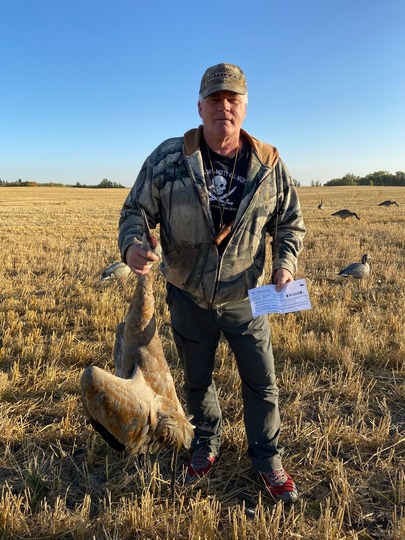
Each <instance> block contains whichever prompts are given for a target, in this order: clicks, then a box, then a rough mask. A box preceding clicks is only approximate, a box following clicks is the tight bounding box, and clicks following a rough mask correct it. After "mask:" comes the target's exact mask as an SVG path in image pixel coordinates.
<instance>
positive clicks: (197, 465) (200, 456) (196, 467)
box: [186, 446, 217, 482]
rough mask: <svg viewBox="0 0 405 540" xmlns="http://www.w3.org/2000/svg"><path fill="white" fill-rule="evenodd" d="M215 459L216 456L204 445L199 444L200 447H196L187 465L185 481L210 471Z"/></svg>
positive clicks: (190, 480) (201, 476) (200, 476)
mask: <svg viewBox="0 0 405 540" xmlns="http://www.w3.org/2000/svg"><path fill="white" fill-rule="evenodd" d="M216 459H217V456H216V455H215V454H213V453H212V452H210V451H209V450H208V448H207V447H206V446H201V447H200V448H198V447H197V448H196V449H195V450H194V453H193V455H192V457H191V461H190V463H189V464H188V466H187V474H186V481H187V482H192V481H193V480H196V479H197V478H203V476H206V475H207V474H208V473H209V472H210V470H211V468H212V466H213V464H214V461H215V460H216Z"/></svg>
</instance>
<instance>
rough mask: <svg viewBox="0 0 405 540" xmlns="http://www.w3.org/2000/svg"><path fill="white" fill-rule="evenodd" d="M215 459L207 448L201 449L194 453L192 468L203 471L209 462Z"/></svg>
mask: <svg viewBox="0 0 405 540" xmlns="http://www.w3.org/2000/svg"><path fill="white" fill-rule="evenodd" d="M213 458H215V456H214V454H212V453H211V452H209V451H208V450H207V448H199V449H197V450H195V451H194V454H193V457H192V459H191V466H192V467H193V469H203V468H204V467H206V466H207V465H208V464H209V462H211V461H213Z"/></svg>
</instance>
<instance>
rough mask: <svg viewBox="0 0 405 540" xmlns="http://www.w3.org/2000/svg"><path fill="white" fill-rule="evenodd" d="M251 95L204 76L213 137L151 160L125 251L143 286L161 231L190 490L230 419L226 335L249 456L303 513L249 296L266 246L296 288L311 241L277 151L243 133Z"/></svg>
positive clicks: (269, 361) (138, 187) (217, 74)
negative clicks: (152, 242) (223, 358)
mask: <svg viewBox="0 0 405 540" xmlns="http://www.w3.org/2000/svg"><path fill="white" fill-rule="evenodd" d="M246 107H247V85H246V79H245V75H244V73H243V71H242V70H241V69H240V68H239V67H237V66H235V65H233V64H218V65H215V66H212V67H210V68H208V69H207V70H206V72H205V73H204V75H203V78H202V80H201V87H200V95H199V101H198V112H199V114H200V117H201V118H202V121H203V125H202V126H200V127H199V128H198V129H192V130H190V131H188V132H187V133H186V134H185V135H184V136H183V137H177V138H173V139H169V140H166V141H164V142H163V143H161V144H160V145H159V146H158V147H157V148H156V149H155V150H154V151H153V152H152V154H151V155H150V156H149V157H148V158H147V159H146V161H145V163H144V164H143V166H142V169H141V171H140V173H139V175H138V178H137V179H136V182H135V184H134V186H133V188H132V190H131V192H130V193H129V195H128V197H127V199H126V201H125V204H124V206H123V208H122V211H121V217H120V222H119V228H120V231H119V247H120V250H121V254H122V257H123V260H124V261H125V262H126V263H127V264H128V265H129V266H130V267H131V269H132V271H133V272H134V273H135V274H138V275H144V274H145V273H147V272H149V270H150V268H151V266H152V264H153V262H154V261H156V260H157V257H156V256H155V255H153V254H152V253H150V252H149V251H145V250H143V249H142V248H141V247H140V241H141V238H142V232H143V231H142V220H141V214H140V209H141V208H143V209H144V210H145V211H146V213H147V215H148V218H149V220H150V222H151V226H152V227H155V226H156V225H157V224H158V223H159V224H160V240H161V244H162V249H163V262H162V265H161V268H162V271H163V274H164V275H165V277H166V280H167V302H168V306H169V309H170V315H171V323H172V328H173V335H174V339H175V342H176V346H177V350H178V353H179V356H180V358H181V361H182V364H183V369H184V390H185V397H186V402H187V408H188V412H189V414H191V415H192V416H193V420H192V421H193V424H194V425H195V426H196V428H195V435H194V440H193V446H192V448H193V455H192V458H191V461H190V463H189V465H188V468H187V479H188V480H190V481H192V480H194V479H195V478H201V477H203V476H205V475H206V474H208V473H209V472H210V470H211V468H212V466H213V464H214V462H215V461H216V459H217V457H218V455H219V447H220V442H221V432H222V416H221V410H220V406H219V402H218V399H217V394H216V388H215V382H214V380H213V377H212V373H213V368H214V359H215V351H216V348H217V345H218V341H219V338H220V335H221V333H222V334H223V335H224V336H225V338H226V339H227V341H228V343H229V345H230V347H231V349H232V351H233V353H234V356H235V360H236V363H237V366H238V370H239V373H240V376H241V381H242V396H243V406H244V422H245V428H246V434H247V440H248V446H249V448H248V453H249V456H250V459H251V461H252V463H253V465H254V466H255V467H256V469H257V471H258V473H259V474H260V476H261V478H262V479H263V481H264V484H265V486H266V488H267V490H268V491H269V493H270V494H271V495H272V496H273V497H274V498H275V499H276V500H283V501H285V502H294V501H295V500H297V498H298V491H297V488H296V485H295V483H294V482H293V480H292V479H291V477H290V476H289V474H288V473H287V472H286V471H285V470H284V468H283V466H282V462H281V455H280V452H281V450H280V447H279V446H278V438H279V433H280V416H279V408H278V388H277V386H276V382H275V373H274V358H273V352H272V345H271V334H270V329H269V324H268V318H267V316H259V317H256V318H253V317H252V311H251V307H250V303H249V299H248V290H249V289H251V288H254V287H256V286H258V285H261V284H262V283H263V281H264V264H265V245H266V236H267V235H270V236H271V237H272V263H273V268H272V280H273V283H275V285H276V289H277V290H278V291H280V290H281V288H282V287H283V285H284V284H285V283H287V282H289V281H292V280H293V275H294V273H295V271H296V266H297V256H298V254H299V252H300V251H301V249H302V241H303V238H304V235H305V227H304V224H303V218H302V213H301V209H300V204H299V201H298V196H297V192H296V189H295V187H294V185H293V182H292V180H291V177H290V175H289V173H288V171H287V169H286V167H285V165H284V163H283V162H282V160H281V159H280V157H279V154H278V151H277V149H276V148H274V147H272V146H270V145H268V144H265V143H263V142H261V141H259V140H257V139H255V138H254V137H252V136H251V135H249V134H248V133H246V132H245V131H244V130H242V123H243V120H244V118H245V116H246Z"/></svg>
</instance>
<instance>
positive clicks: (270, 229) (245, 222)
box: [118, 126, 305, 308]
mask: <svg viewBox="0 0 405 540" xmlns="http://www.w3.org/2000/svg"><path fill="white" fill-rule="evenodd" d="M201 130H202V126H200V127H199V128H198V129H192V130H190V131H188V132H187V133H186V134H185V135H184V137H177V138H172V139H168V140H166V141H164V142H163V143H161V144H160V145H159V146H158V147H157V148H156V149H155V150H154V151H153V152H152V154H151V155H150V156H149V157H148V158H147V159H146V161H145V162H144V164H143V166H142V169H141V171H140V172H139V175H138V177H137V179H136V181H135V184H134V186H133V188H132V190H131V191H130V193H129V194H128V197H127V199H126V201H125V203H124V206H123V208H122V210H121V215H120V220H119V237H118V244H119V248H120V251H121V255H122V257H123V260H125V251H126V249H127V248H128V246H129V245H130V244H131V243H133V242H140V241H141V238H142V234H143V231H142V219H141V215H140V210H139V209H140V207H143V208H144V209H145V211H146V213H147V214H148V217H149V221H150V225H151V227H153V228H154V227H156V225H157V224H159V225H160V241H161V244H162V250H163V261H162V265H161V269H162V271H163V274H164V275H165V277H166V279H167V281H168V282H169V283H172V284H173V285H175V286H176V287H179V288H180V289H183V290H184V291H186V292H187V293H188V294H189V295H190V297H191V298H192V299H193V300H194V301H195V302H196V303H197V304H198V305H200V306H202V307H206V308H207V307H209V308H215V307H218V306H220V305H221V304H224V303H226V302H230V301H237V300H241V299H243V298H246V297H247V291H248V289H251V288H254V287H257V286H259V285H262V284H263V279H264V265H265V254H266V253H265V251H266V235H267V234H269V235H270V236H271V237H272V263H273V265H272V271H273V273H274V272H275V271H276V270H277V269H278V268H286V269H288V270H289V271H290V272H291V273H292V274H293V275H294V274H295V272H296V267H297V256H298V254H299V252H300V251H301V249H302V242H303V238H304V235H305V227H304V222H303V218H302V213H301V208H300V204H299V200H298V195H297V191H296V188H295V186H294V184H293V182H292V179H291V177H290V174H289V172H288V170H287V168H286V166H285V165H284V163H283V162H282V160H281V159H280V158H279V154H278V151H277V149H276V148H274V147H273V146H270V145H268V144H265V143H262V142H261V141H259V140H257V139H255V138H254V137H252V136H250V135H249V134H248V133H246V132H245V131H243V130H242V132H241V134H242V136H243V137H244V138H245V139H246V140H247V141H248V142H249V143H250V144H251V147H252V149H251V158H250V163H249V166H248V173H247V181H246V185H245V190H244V194H243V198H242V201H241V203H240V207H239V210H238V212H237V216H236V220H235V224H234V226H233V229H232V232H231V234H230V237H229V242H228V245H227V246H226V248H225V250H224V252H223V254H222V256H220V255H219V253H218V248H217V246H216V245H215V244H214V243H213V242H212V239H213V237H214V236H215V229H214V224H213V221H212V217H211V212H210V204H209V198H208V190H207V186H206V181H205V177H204V168H203V161H202V156H201V151H200V148H199V142H200V137H201Z"/></svg>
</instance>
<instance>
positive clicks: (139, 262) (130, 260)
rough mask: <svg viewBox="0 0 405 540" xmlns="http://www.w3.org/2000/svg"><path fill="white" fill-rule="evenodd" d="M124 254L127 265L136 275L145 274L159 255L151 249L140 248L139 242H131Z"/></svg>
mask: <svg viewBox="0 0 405 540" xmlns="http://www.w3.org/2000/svg"><path fill="white" fill-rule="evenodd" d="M125 256H126V263H127V265H128V266H129V267H130V269H131V270H132V272H133V273H134V274H136V275H138V276H144V275H146V274H147V273H148V272H149V271H150V269H151V268H152V264H153V263H154V262H156V261H158V260H159V257H158V256H157V255H155V254H154V253H152V252H151V251H148V250H146V249H142V248H141V246H140V244H131V245H130V246H129V247H128V248H127V250H126V252H125Z"/></svg>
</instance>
